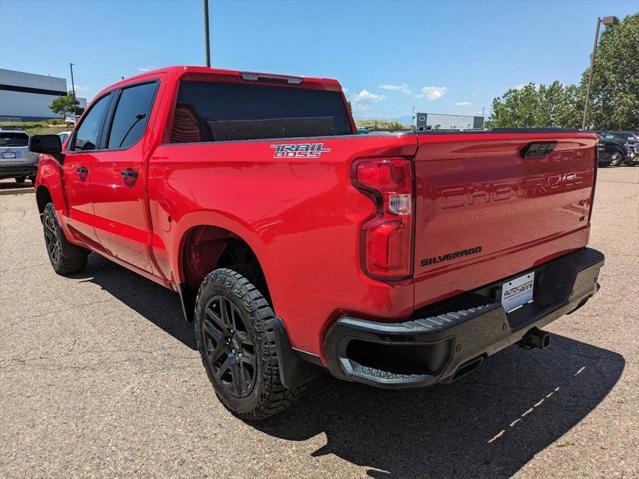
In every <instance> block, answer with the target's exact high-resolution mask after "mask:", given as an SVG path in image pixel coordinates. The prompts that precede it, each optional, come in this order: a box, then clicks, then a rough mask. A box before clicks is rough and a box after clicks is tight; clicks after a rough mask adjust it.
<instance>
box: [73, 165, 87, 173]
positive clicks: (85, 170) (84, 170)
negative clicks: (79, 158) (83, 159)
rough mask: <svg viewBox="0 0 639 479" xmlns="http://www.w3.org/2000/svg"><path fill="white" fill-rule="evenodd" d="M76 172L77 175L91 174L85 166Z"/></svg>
mask: <svg viewBox="0 0 639 479" xmlns="http://www.w3.org/2000/svg"><path fill="white" fill-rule="evenodd" d="M75 171H76V172H77V173H80V174H81V175H86V174H87V173H88V172H89V169H88V168H85V167H84V166H81V167H80V168H76V170H75Z"/></svg>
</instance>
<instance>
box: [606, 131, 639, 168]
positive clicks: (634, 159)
mask: <svg viewBox="0 0 639 479" xmlns="http://www.w3.org/2000/svg"><path fill="white" fill-rule="evenodd" d="M610 134H612V135H615V136H616V137H618V138H623V139H624V147H625V148H626V157H625V159H624V161H623V163H624V164H626V165H637V164H639V156H638V155H637V143H639V133H637V132H634V131H611V132H610Z"/></svg>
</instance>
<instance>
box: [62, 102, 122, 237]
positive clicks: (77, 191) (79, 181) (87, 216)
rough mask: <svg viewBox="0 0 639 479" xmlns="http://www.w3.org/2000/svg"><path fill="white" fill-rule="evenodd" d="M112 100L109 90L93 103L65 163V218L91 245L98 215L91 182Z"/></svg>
mask: <svg viewBox="0 0 639 479" xmlns="http://www.w3.org/2000/svg"><path fill="white" fill-rule="evenodd" d="M111 100H112V94H111V93H108V94H106V95H104V96H103V97H102V98H100V99H98V100H97V101H96V102H94V103H93V105H92V106H91V109H90V110H89V111H88V112H87V113H86V114H85V115H84V117H83V118H82V122H81V123H80V125H79V126H78V128H77V129H76V131H75V132H74V133H73V136H72V138H71V140H70V141H69V142H67V145H66V147H67V151H65V158H64V163H63V164H62V171H63V177H64V190H65V196H66V203H67V204H66V208H65V212H66V215H67V216H66V217H65V218H64V220H65V222H66V224H67V227H68V228H69V229H70V230H71V232H72V234H73V235H74V236H76V237H77V238H79V239H80V240H82V241H84V242H86V243H89V244H95V243H97V241H98V239H97V236H96V234H95V229H94V220H95V214H94V211H93V204H92V203H91V187H90V185H91V178H92V170H93V167H94V165H95V162H96V157H97V155H98V154H99V151H98V147H99V145H100V140H101V135H102V128H103V126H104V122H105V119H106V116H107V112H108V111H109V108H110V106H111Z"/></svg>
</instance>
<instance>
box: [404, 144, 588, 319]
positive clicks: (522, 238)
mask: <svg viewBox="0 0 639 479" xmlns="http://www.w3.org/2000/svg"><path fill="white" fill-rule="evenodd" d="M418 138H419V142H420V146H419V149H418V152H417V154H416V157H415V178H416V207H415V213H416V218H415V219H416V221H415V259H414V260H415V265H414V271H415V274H414V277H415V307H420V306H422V305H424V304H428V303H431V302H434V301H437V300H440V299H444V298H446V297H448V296H452V295H454V294H458V293H461V292H464V291H469V290H473V289H475V288H478V287H480V286H482V285H485V284H488V283H491V282H494V281H497V280H499V279H502V278H506V277H508V276H511V275H514V274H517V273H519V272H522V271H525V270H526V269H529V268H531V267H533V266H535V265H537V264H540V263H543V262H546V261H549V260H550V259H552V258H554V257H557V256H560V255H562V254H566V253H568V252H570V251H573V250H575V249H577V248H581V247H583V246H585V245H586V244H587V242H588V232H589V222H590V208H591V202H592V196H593V190H594V188H593V185H594V180H595V173H596V170H595V168H596V166H595V165H596V144H597V141H596V138H595V136H594V135H592V134H583V133H561V134H559V133H552V134H551V133H546V134H540V133H536V134H530V133H525V134H524V133H477V134H472V133H471V134H468V133H467V134H463V133H460V134H450V133H449V134H432V135H431V134H425V135H419V136H418ZM548 149H551V150H552V151H551V152H550V153H545V154H544V152H547V151H548Z"/></svg>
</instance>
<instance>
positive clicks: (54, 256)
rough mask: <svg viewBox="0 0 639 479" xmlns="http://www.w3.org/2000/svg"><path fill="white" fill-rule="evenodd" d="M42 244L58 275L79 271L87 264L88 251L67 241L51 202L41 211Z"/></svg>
mask: <svg viewBox="0 0 639 479" xmlns="http://www.w3.org/2000/svg"><path fill="white" fill-rule="evenodd" d="M42 226H43V228H44V244H45V245H46V247H47V254H48V255H49V261H50V262H51V266H53V270H54V271H55V272H56V273H58V274H60V275H63V276H65V275H67V274H74V273H80V272H81V271H84V268H86V266H87V255H88V252H87V251H86V250H84V249H82V248H79V247H77V246H75V245H72V244H71V243H69V242H68V241H67V239H66V237H65V236H64V232H63V231H62V228H60V224H59V223H58V217H57V216H56V214H55V208H54V207H53V203H47V204H46V206H45V207H44V211H43V212H42Z"/></svg>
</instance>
